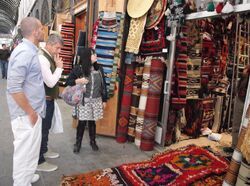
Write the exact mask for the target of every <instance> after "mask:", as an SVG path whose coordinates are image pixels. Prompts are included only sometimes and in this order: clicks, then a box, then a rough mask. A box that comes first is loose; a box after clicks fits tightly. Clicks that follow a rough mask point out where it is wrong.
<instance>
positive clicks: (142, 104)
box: [135, 57, 152, 146]
mask: <svg viewBox="0 0 250 186" xmlns="http://www.w3.org/2000/svg"><path fill="white" fill-rule="evenodd" d="M151 59H152V57H147V58H146V59H145V64H144V69H143V78H142V86H141V96H140V101H139V107H138V112H137V118H136V126H135V144H136V145H137V146H140V144H141V133H142V127H143V122H144V112H145V109H146V104H147V95H148V88H149V79H150V67H151Z"/></svg>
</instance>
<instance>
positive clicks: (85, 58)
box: [78, 48, 94, 77]
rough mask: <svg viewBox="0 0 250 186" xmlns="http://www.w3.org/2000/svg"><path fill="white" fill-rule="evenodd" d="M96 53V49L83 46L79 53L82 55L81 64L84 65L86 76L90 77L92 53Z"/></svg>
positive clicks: (83, 69) (83, 70)
mask: <svg viewBox="0 0 250 186" xmlns="http://www.w3.org/2000/svg"><path fill="white" fill-rule="evenodd" d="M92 54H94V50H93V49H91V48H81V49H80V50H79V53H78V55H79V56H80V64H81V66H82V72H83V75H84V76H85V77H89V75H90V70H91V67H92V62H91V55H92Z"/></svg>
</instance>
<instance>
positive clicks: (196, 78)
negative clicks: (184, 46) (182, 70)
mask: <svg viewBox="0 0 250 186" xmlns="http://www.w3.org/2000/svg"><path fill="white" fill-rule="evenodd" d="M188 52H189V53H188V56H189V59H190V61H189V62H188V64H187V99H198V98H199V89H200V88H201V74H200V73H201V72H200V68H201V45H200V44H195V46H194V47H193V48H191V49H189V50H188Z"/></svg>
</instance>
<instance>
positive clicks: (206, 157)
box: [61, 145, 228, 186]
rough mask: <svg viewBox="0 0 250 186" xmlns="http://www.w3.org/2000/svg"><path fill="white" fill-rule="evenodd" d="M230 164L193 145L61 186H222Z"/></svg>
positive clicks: (66, 178) (68, 179)
mask: <svg viewBox="0 0 250 186" xmlns="http://www.w3.org/2000/svg"><path fill="white" fill-rule="evenodd" d="M227 168H228V161H227V160H225V159H224V158H222V157H218V156H215V155H214V154H213V153H211V152H210V151H208V150H207V149H205V148H201V147H197V146H194V145H190V146H187V147H183V148H180V149H177V150H170V151H165V152H163V153H159V154H156V155H155V156H154V157H153V158H152V159H151V160H148V161H143V162H138V163H130V164H123V165H121V166H118V167H114V168H107V169H102V170H97V171H92V172H89V173H83V174H80V175H74V176H64V177H63V179H62V182H61V186H68V185H71V186H78V185H92V186H95V185H100V186H101V185H102V186H103V185H105V186H107V185H155V186H156V185H169V186H170V185H180V186H182V185H203V184H205V185H208V186H209V185H211V186H212V185H213V186H214V185H220V184H221V183H222V176H221V175H223V174H224V173H225V172H226V170H227Z"/></svg>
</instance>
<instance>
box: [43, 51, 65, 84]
mask: <svg viewBox="0 0 250 186" xmlns="http://www.w3.org/2000/svg"><path fill="white" fill-rule="evenodd" d="M39 62H40V65H41V71H42V76H43V81H44V83H45V84H46V85H47V86H48V87H50V88H53V87H54V86H55V85H56V83H57V82H58V81H59V79H60V77H61V75H62V71H63V68H62V67H63V62H62V60H61V58H59V57H57V58H56V65H57V67H56V70H55V71H54V73H53V74H52V72H51V70H50V63H49V61H48V60H47V58H46V57H45V56H43V55H39Z"/></svg>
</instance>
